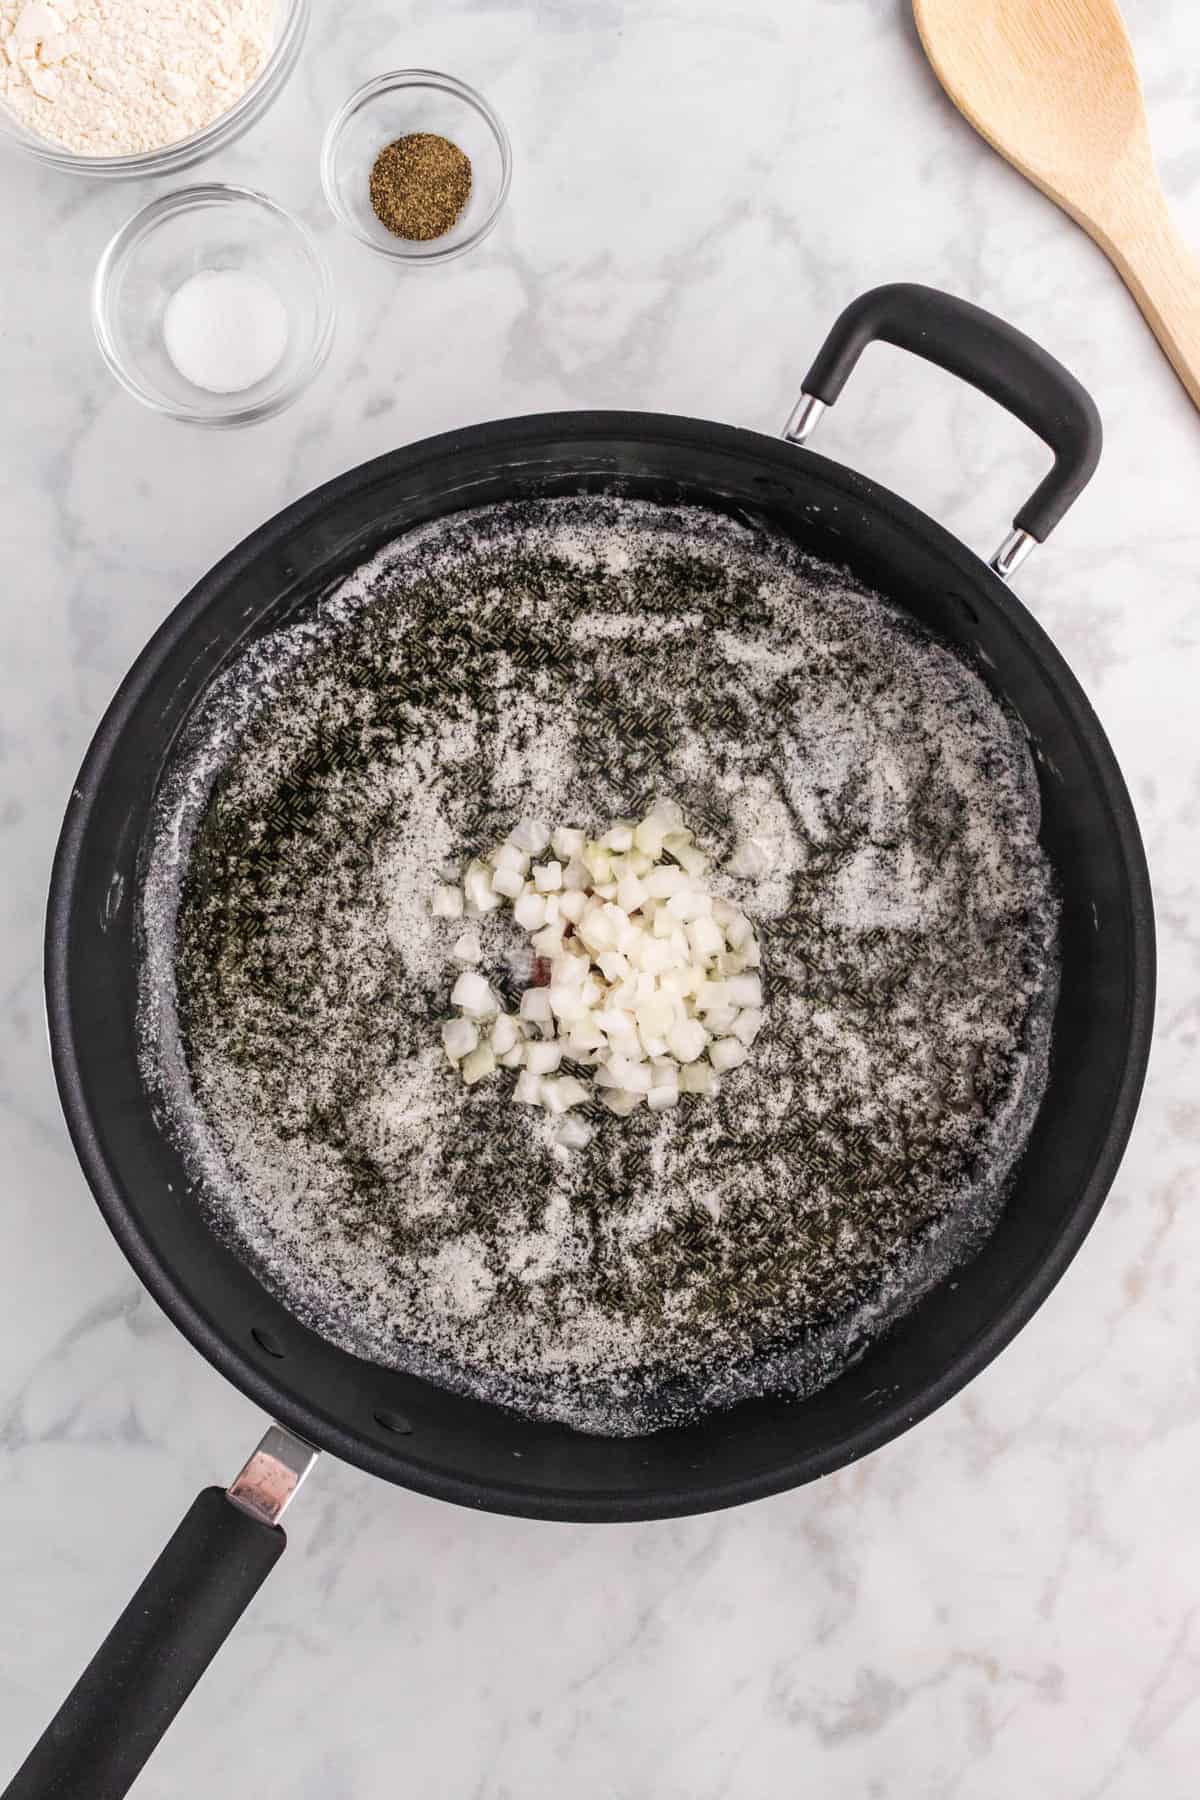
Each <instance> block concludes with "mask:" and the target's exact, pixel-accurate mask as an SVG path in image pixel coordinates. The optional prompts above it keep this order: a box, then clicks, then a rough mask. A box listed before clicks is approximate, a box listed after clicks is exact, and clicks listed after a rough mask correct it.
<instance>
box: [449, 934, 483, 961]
mask: <svg viewBox="0 0 1200 1800" xmlns="http://www.w3.org/2000/svg"><path fill="white" fill-rule="evenodd" d="M450 954H451V956H452V957H453V958H454V960H455V962H460V963H477V962H478V961H479V960H480V958H481V957H482V955H483V951H482V950H481V949H480V946H479V933H478V932H477V931H464V932H463V934H462V936H461V937H459V938H456V939H455V940H454V948H453V950H452V951H451V952H450Z"/></svg>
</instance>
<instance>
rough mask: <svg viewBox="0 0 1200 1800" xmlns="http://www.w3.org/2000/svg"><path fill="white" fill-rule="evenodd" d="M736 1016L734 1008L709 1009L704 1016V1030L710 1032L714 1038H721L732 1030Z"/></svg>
mask: <svg viewBox="0 0 1200 1800" xmlns="http://www.w3.org/2000/svg"><path fill="white" fill-rule="evenodd" d="M737 1016H738V1009H737V1007H736V1006H714V1007H711V1008H710V1009H709V1011H708V1012H706V1013H705V1014H704V1029H705V1030H706V1031H711V1032H712V1033H713V1035H714V1036H715V1037H721V1036H723V1035H724V1033H725V1032H727V1031H732V1030H733V1028H734V1025H735V1024H736V1023H737Z"/></svg>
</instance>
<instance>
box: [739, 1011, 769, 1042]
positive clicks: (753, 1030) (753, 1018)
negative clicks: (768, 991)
mask: <svg viewBox="0 0 1200 1800" xmlns="http://www.w3.org/2000/svg"><path fill="white" fill-rule="evenodd" d="M762 1027H763V1014H762V1012H761V1011H760V1010H759V1008H757V1007H747V1009H746V1011H745V1012H740V1013H739V1014H738V1016H737V1018H736V1019H735V1020H734V1024H733V1035H734V1037H735V1038H738V1039H740V1041H741V1042H742V1043H743V1044H745V1046H746V1048H747V1050H748V1049H749V1048H750V1046H751V1044H752V1043H753V1042H754V1040H755V1038H756V1037H757V1036H758V1034H759V1032H760V1031H761V1030H762Z"/></svg>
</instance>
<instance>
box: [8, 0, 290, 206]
mask: <svg viewBox="0 0 1200 1800" xmlns="http://www.w3.org/2000/svg"><path fill="white" fill-rule="evenodd" d="M309 7H310V0H208V4H207V5H206V6H204V7H195V8H191V7H189V8H180V7H175V6H172V5H170V4H163V3H161V0H159V3H158V4H151V5H149V6H147V5H146V3H145V0H0V136H3V137H4V138H6V139H8V140H9V141H10V142H12V143H14V144H15V145H17V146H18V148H20V149H22V150H24V151H26V152H27V153H28V154H29V155H30V156H33V157H35V158H36V159H37V160H38V161H39V162H43V163H47V164H49V165H50V166H51V167H53V168H57V169H62V170H65V171H68V172H71V173H75V174H81V175H95V176H101V177H106V178H109V179H114V178H115V179H122V178H125V177H132V176H145V175H165V174H172V173H174V172H175V171H177V170H179V169H184V168H187V167H189V166H190V165H191V164H192V163H195V162H198V161H199V160H200V158H201V157H204V156H207V155H209V154H210V152H212V151H214V150H217V149H220V148H221V147H223V146H224V145H226V144H228V143H230V142H232V140H233V139H234V138H236V137H240V136H241V134H242V132H244V131H246V130H247V129H248V128H249V127H250V126H251V125H252V124H254V122H255V120H256V119H259V118H261V116H262V114H263V113H264V112H265V111H266V110H267V108H268V107H269V106H270V104H271V102H272V101H273V100H274V99H275V96H276V95H277V94H278V93H279V91H280V89H281V88H282V87H283V85H284V83H285V82H286V81H287V79H288V76H289V75H290V74H291V72H292V70H293V68H294V67H295V65H296V59H297V57H298V56H299V54H300V48H301V45H302V43H303V41H304V34H305V31H306V29H307V26H308V16H309Z"/></svg>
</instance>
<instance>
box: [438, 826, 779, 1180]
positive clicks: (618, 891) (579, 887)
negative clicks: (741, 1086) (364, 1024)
mask: <svg viewBox="0 0 1200 1800" xmlns="http://www.w3.org/2000/svg"><path fill="white" fill-rule="evenodd" d="M548 849H549V850H550V851H551V854H550V855H546V852H547V850H548ZM543 857H544V858H545V860H541V861H539V860H538V859H539V858H543ZM664 857H669V858H670V859H671V860H670V861H669V862H664V861H663V860H662V859H663V858H664ZM769 861H770V846H769V844H768V842H767V841H766V840H764V839H760V838H756V837H749V838H744V839H743V840H742V841H741V842H740V843H739V844H738V846H737V848H736V850H735V852H734V854H733V856H732V857H731V858H730V859H729V861H728V863H727V865H726V866H727V867H728V868H729V869H730V871H731V872H733V873H735V874H740V875H746V876H749V875H752V874H756V873H762V872H763V870H765V868H766V867H767V866H768V864H769ZM708 863H709V858H708V856H707V855H706V853H705V852H704V850H702V849H701V848H700V846H699V845H697V844H696V842H695V840H694V837H693V834H692V832H691V831H690V830H689V829H688V827H687V826H686V825H685V824H684V822H683V815H682V813H681V812H680V809H679V807H678V806H677V805H676V804H675V802H673V801H670V800H657V801H655V803H654V806H653V807H652V809H651V811H650V812H649V814H647V816H646V817H645V818H643V819H641V820H640V821H638V820H635V819H618V820H617V821H616V822H615V823H614V824H612V825H610V826H609V828H608V829H607V830H606V831H603V832H601V833H600V834H599V835H598V836H596V837H594V838H593V837H588V836H587V835H586V833H585V832H584V830H583V829H582V828H580V827H576V826H565V825H564V826H559V827H557V828H556V829H555V831H554V832H553V835H552V834H551V832H550V831H549V830H548V829H547V827H546V826H545V825H544V824H542V823H541V822H540V821H539V820H534V819H522V820H521V822H520V823H519V824H518V825H517V827H516V828H515V830H514V831H513V832H512V833H511V834H510V836H509V837H508V838H507V839H506V840H505V842H504V843H502V844H499V845H497V846H496V847H495V848H494V849H493V850H491V851H489V852H488V853H487V855H486V856H482V857H478V858H476V859H475V860H473V861H472V862H471V863H470V864H469V865H468V867H467V869H466V871H465V874H464V876H463V885H462V887H461V888H459V887H456V886H453V885H451V884H450V883H449V882H446V883H444V884H442V885H440V886H438V887H437V888H435V890H434V893H433V898H432V901H431V909H432V911H433V913H434V915H435V916H436V917H439V918H460V917H461V916H462V914H463V912H464V910H465V911H466V912H467V913H468V914H469V915H470V916H471V918H473V919H476V918H481V917H482V916H483V915H485V914H486V913H489V912H494V911H495V910H496V908H497V907H499V906H501V905H503V904H504V903H506V902H507V903H508V904H510V905H511V906H512V913H513V919H514V921H515V923H516V924H517V925H519V926H520V927H521V928H522V930H524V931H525V932H527V933H528V935H529V948H530V951H531V952H532V954H533V956H534V957H535V958H537V959H538V961H537V963H536V964H535V968H534V972H533V985H531V986H529V987H527V988H526V989H525V991H524V993H523V994H522V996H521V1001H520V1009H519V1012H518V1014H517V1015H515V1016H514V1015H513V1014H511V1013H506V1012H504V1011H502V1010H501V1009H500V1003H499V1000H498V998H497V995H496V993H495V992H494V990H493V989H492V987H491V986H490V984H489V983H488V982H487V981H486V980H485V978H484V976H483V974H482V973H481V972H480V971H479V969H478V968H477V967H476V966H475V965H476V964H478V963H479V962H480V961H481V960H482V956H483V948H482V946H481V943H480V937H479V933H478V932H476V931H474V930H467V931H464V932H463V933H462V934H461V936H460V937H459V938H458V940H457V942H456V943H455V946H454V950H453V956H454V959H455V960H456V961H457V962H459V963H461V964H466V965H468V966H467V967H466V968H464V969H463V971H462V973H461V974H460V975H459V976H458V978H457V980H456V981H455V983H454V986H453V989H452V992H451V1001H452V1003H453V1005H454V1006H455V1007H456V1008H457V1009H458V1015H459V1016H458V1017H456V1018H454V1019H450V1020H447V1021H446V1023H445V1024H444V1025H443V1026H442V1043H443V1045H444V1047H445V1050H446V1054H447V1056H448V1057H449V1058H450V1060H451V1061H452V1062H453V1063H455V1064H456V1066H457V1067H458V1068H459V1070H460V1072H461V1075H462V1078H463V1080H464V1081H465V1082H467V1083H468V1084H473V1083H475V1082H478V1081H481V1080H483V1079H484V1078H485V1077H486V1076H488V1075H490V1074H492V1073H493V1071H494V1070H495V1069H496V1068H497V1067H498V1066H499V1067H503V1068H511V1069H513V1070H514V1071H515V1074H516V1080H515V1084H514V1087H513V1093H512V1097H513V1099H514V1100H515V1101H518V1102H520V1103H521V1104H522V1105H528V1106H537V1107H540V1108H542V1109H544V1110H545V1111H547V1112H549V1113H552V1114H554V1115H556V1116H558V1118H559V1120H560V1123H559V1125H558V1126H557V1127H556V1132H555V1137H556V1141H557V1142H558V1143H559V1144H561V1145H563V1146H565V1147H566V1148H568V1149H582V1148H583V1147H584V1146H585V1145H586V1144H587V1143H588V1142H590V1140H591V1137H592V1135H593V1131H594V1127H593V1126H592V1125H591V1124H589V1123H588V1122H587V1121H585V1120H582V1119H576V1118H568V1117H566V1115H567V1114H568V1113H569V1112H570V1111H571V1110H572V1109H573V1108H575V1107H578V1106H582V1105H583V1104H584V1103H585V1102H586V1101H588V1100H589V1099H592V1098H596V1099H599V1100H601V1101H603V1103H604V1105H605V1107H606V1108H607V1109H608V1111H610V1112H612V1113H613V1114H615V1115H616V1116H617V1117H622V1118H623V1117H627V1116H628V1115H629V1114H630V1113H631V1112H633V1111H634V1110H636V1108H637V1107H639V1106H640V1105H641V1104H642V1103H643V1101H644V1102H646V1104H647V1105H648V1106H649V1109H650V1110H651V1111H652V1112H656V1113H658V1112H665V1111H668V1110H669V1109H670V1108H672V1107H674V1106H676V1105H677V1104H678V1102H679V1099H680V1096H681V1095H689V1096H702V1095H712V1094H715V1093H716V1091H717V1089H718V1087H719V1085H720V1084H719V1080H718V1076H719V1074H720V1073H723V1072H725V1071H727V1070H731V1069H735V1068H737V1067H738V1066H739V1065H740V1064H741V1063H743V1062H745V1061H746V1059H747V1056H748V1053H749V1049H750V1046H751V1045H752V1044H753V1043H754V1041H755V1039H756V1038H757V1036H758V1034H759V1032H760V1031H761V1030H762V1027H763V1022H764V1014H763V983H762V979H761V976H760V975H759V974H757V973H756V971H757V970H758V968H759V965H760V963H761V952H760V946H759V942H758V939H757V937H756V936H755V933H754V928H753V926H752V925H751V923H750V921H749V920H748V919H747V917H746V916H745V914H744V912H742V910H741V909H740V907H738V906H735V905H734V904H733V903H732V902H731V901H729V900H726V899H724V898H723V897H721V896H719V895H714V894H712V893H711V892H710V890H709V889H708V887H707V886H706V885H705V875H706V870H707V868H708ZM445 873H447V874H448V873H449V871H446V872H445ZM484 1033H486V1035H484ZM564 1057H565V1058H566V1059H567V1061H568V1064H569V1065H570V1066H572V1067H574V1068H576V1069H578V1070H580V1071H581V1073H582V1074H585V1075H586V1076H587V1078H586V1079H580V1076H579V1075H574V1074H570V1073H561V1072H560V1070H561V1065H562V1062H563V1059H564ZM589 1071H591V1073H590V1074H589V1073H588V1072H589Z"/></svg>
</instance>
